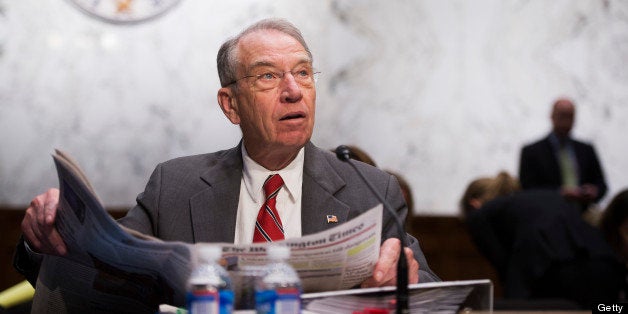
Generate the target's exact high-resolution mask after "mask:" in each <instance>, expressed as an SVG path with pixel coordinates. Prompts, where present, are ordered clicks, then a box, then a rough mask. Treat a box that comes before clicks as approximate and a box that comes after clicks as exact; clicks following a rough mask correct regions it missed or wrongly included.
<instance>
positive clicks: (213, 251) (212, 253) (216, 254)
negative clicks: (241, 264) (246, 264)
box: [198, 244, 222, 262]
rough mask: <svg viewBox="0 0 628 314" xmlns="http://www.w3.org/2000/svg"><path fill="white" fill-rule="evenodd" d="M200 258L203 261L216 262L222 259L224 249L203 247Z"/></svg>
mask: <svg viewBox="0 0 628 314" xmlns="http://www.w3.org/2000/svg"><path fill="white" fill-rule="evenodd" d="M198 256H199V258H200V259H201V260H205V261H208V262H209V261H211V262H215V261H217V260H219V259H220V258H221V257H222V248H221V247H220V246H216V245H206V244H204V245H201V246H200V248H199V249H198Z"/></svg>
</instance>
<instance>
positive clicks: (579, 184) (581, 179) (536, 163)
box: [519, 98, 607, 210]
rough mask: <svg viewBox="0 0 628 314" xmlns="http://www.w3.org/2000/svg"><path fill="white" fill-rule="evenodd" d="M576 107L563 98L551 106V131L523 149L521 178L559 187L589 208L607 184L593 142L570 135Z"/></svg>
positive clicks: (528, 184) (532, 185) (527, 183)
mask: <svg viewBox="0 0 628 314" xmlns="http://www.w3.org/2000/svg"><path fill="white" fill-rule="evenodd" d="M574 118H575V107H574V105H573V102H572V101H571V100H569V99H565V98H560V99H558V100H556V102H554V105H553V108H552V115H551V119H552V126H553V129H552V133H550V134H549V135H548V136H547V137H545V138H543V139H541V140H540V141H538V142H535V143H532V144H530V145H526V146H524V147H523V149H522V150H521V159H520V164H519V180H520V181H521V186H522V187H523V188H524V189H539V188H540V189H559V190H560V191H561V193H562V194H563V196H564V197H566V198H567V199H569V200H573V201H575V202H577V203H579V204H580V208H581V210H586V208H587V206H588V205H589V204H590V203H592V202H597V201H599V200H600V199H601V198H602V197H603V196H604V194H605V193H606V190H607V187H606V182H605V179H604V173H603V171H602V166H601V165H600V161H599V159H598V157H597V154H596V152H595V149H594V148H593V146H592V145H590V144H587V143H583V142H580V141H577V140H574V139H573V138H571V136H570V132H571V129H572V127H573V123H574Z"/></svg>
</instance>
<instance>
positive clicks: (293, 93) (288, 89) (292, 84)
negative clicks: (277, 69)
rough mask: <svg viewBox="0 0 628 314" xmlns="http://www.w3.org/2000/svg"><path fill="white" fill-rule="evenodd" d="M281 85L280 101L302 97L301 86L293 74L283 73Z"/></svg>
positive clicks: (296, 99) (295, 99)
mask: <svg viewBox="0 0 628 314" xmlns="http://www.w3.org/2000/svg"><path fill="white" fill-rule="evenodd" d="M280 86H281V101H282V102H290V103H292V102H297V101H299V100H301V98H303V93H302V91H301V86H299V84H298V83H297V81H296V80H295V79H294V75H292V73H290V72H286V73H285V74H284V77H283V80H282V82H281V84H280Z"/></svg>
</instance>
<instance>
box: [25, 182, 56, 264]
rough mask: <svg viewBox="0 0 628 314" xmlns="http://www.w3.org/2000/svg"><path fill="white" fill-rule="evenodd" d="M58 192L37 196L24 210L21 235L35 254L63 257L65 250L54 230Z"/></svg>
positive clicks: (52, 191)
mask: <svg viewBox="0 0 628 314" xmlns="http://www.w3.org/2000/svg"><path fill="white" fill-rule="evenodd" d="M58 205H59V190H58V189H50V190H48V191H46V192H45V193H43V194H40V195H37V196H36V197H35V198H34V199H33V200H32V201H31V203H30V206H29V207H28V208H27V209H26V213H25V214H24V219H23V220H22V233H24V238H25V240H26V242H27V243H28V246H29V247H30V248H31V249H32V250H34V251H35V252H37V253H43V254H52V255H65V254H66V253H67V248H66V246H65V243H64V242H63V239H61V235H60V234H59V232H58V231H57V229H56V228H55V218H56V215H57V206H58Z"/></svg>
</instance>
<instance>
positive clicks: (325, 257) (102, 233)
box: [33, 150, 382, 313]
mask: <svg viewBox="0 0 628 314" xmlns="http://www.w3.org/2000/svg"><path fill="white" fill-rule="evenodd" d="M53 159H54V162H55V165H56V168H57V173H58V177H59V189H60V199H59V209H58V211H57V217H56V228H57V230H58V231H59V233H60V235H61V237H62V238H63V240H64V241H65V243H66V245H67V248H68V254H67V255H66V256H64V257H58V256H51V255H46V256H44V259H43V262H42V266H41V269H40V275H39V277H38V281H37V289H36V292H35V298H34V301H33V311H34V312H39V311H51V312H81V311H84V310H85V309H89V311H90V312H133V313H143V312H146V313H148V312H150V313H154V312H155V311H156V310H157V308H158V306H159V304H171V305H176V306H182V305H184V303H185V290H186V281H187V279H188V276H189V274H190V272H191V270H192V269H193V267H194V266H195V263H196V260H197V259H196V255H197V254H196V248H197V247H198V245H203V244H188V243H183V242H172V241H169V242H165V241H161V240H159V239H156V238H153V237H150V236H147V235H143V234H140V233H138V232H136V231H133V230H130V229H128V228H125V227H123V226H121V225H119V224H118V223H117V222H116V221H115V220H113V218H111V216H109V214H108V213H107V212H106V210H105V209H104V206H103V205H102V202H101V201H100V199H99V198H98V196H97V195H96V193H95V191H94V189H93V188H92V186H91V184H90V183H89V181H88V180H87V177H86V176H85V175H84V173H83V171H82V170H81V169H80V168H79V167H78V164H77V163H76V162H75V161H74V160H73V159H72V158H71V157H70V156H68V155H67V154H65V153H63V152H61V151H59V150H57V151H56V153H55V154H54V155H53ZM381 226H382V206H381V205H379V206H377V207H374V208H372V209H370V210H368V211H366V212H365V213H364V214H362V215H360V216H359V217H356V218H355V219H352V220H351V221H349V222H346V223H344V224H340V225H338V226H336V227H334V228H331V229H328V230H326V231H324V232H320V233H317V234H312V235H308V236H304V237H301V238H296V239H288V240H285V241H281V243H283V244H285V245H288V246H290V247H291V252H292V254H291V258H290V260H289V262H290V263H291V264H292V265H293V266H294V268H295V269H296V270H297V272H298V274H299V277H300V278H301V280H302V284H303V289H304V291H305V292H316V291H331V290H339V289H348V288H350V287H353V286H355V285H357V284H359V283H360V282H362V281H363V280H364V279H366V278H367V277H370V276H371V274H372V270H373V266H374V265H375V263H376V262H377V258H378V256H379V245H380V242H381ZM275 243H277V242H275ZM215 245H220V246H222V248H223V258H224V259H225V260H226V261H227V265H228V267H229V268H230V269H234V270H237V269H243V268H245V267H247V266H259V265H264V264H266V263H267V258H266V253H265V252H266V248H267V246H268V244H250V245H234V244H232V243H218V244H215Z"/></svg>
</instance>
